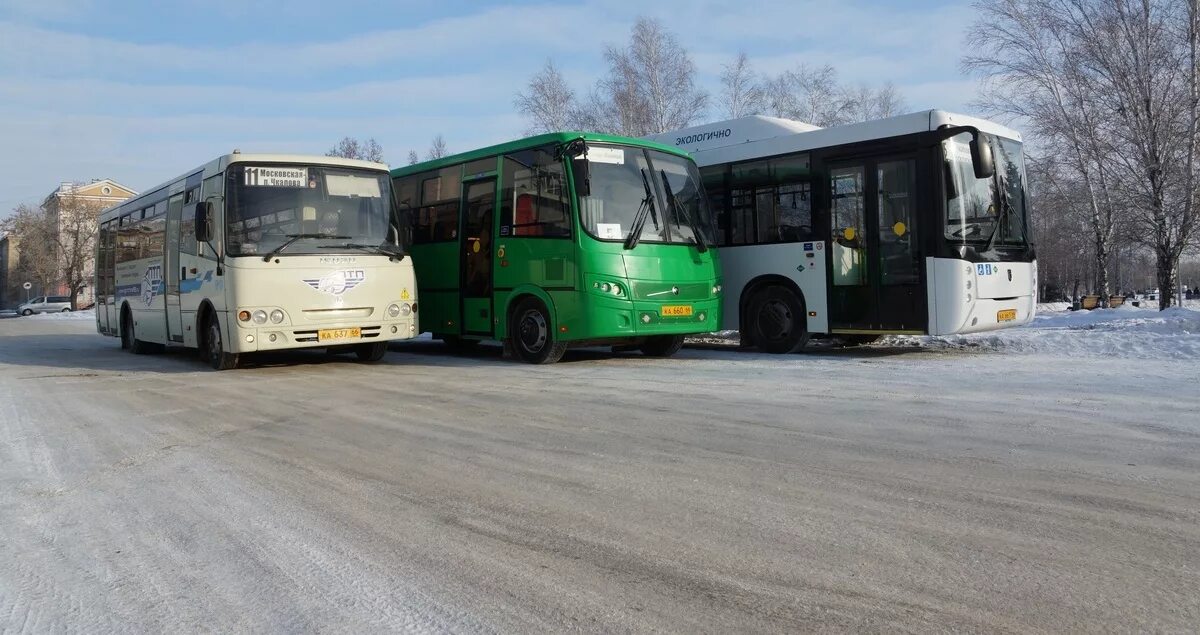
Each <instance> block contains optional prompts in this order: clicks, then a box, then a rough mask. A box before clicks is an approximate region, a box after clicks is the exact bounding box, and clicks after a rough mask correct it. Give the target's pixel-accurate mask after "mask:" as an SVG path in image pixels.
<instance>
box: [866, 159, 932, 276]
mask: <svg viewBox="0 0 1200 635" xmlns="http://www.w3.org/2000/svg"><path fill="white" fill-rule="evenodd" d="M916 167H917V166H916V161H914V160H913V159H901V160H899V161H883V162H880V163H879V165H878V166H877V167H876V176H877V181H876V182H877V183H878V186H877V187H878V190H879V191H878V205H877V207H878V214H879V223H878V225H879V226H878V231H879V263H880V267H879V270H880V278H881V280H882V281H883V284H912V283H914V282H919V281H920V278H921V273H920V271H921V270H920V261H919V260H918V254H917V244H916V235H917V234H916V231H915V230H916V213H915V210H914V209H913V207H914V205H915V204H916V201H915V198H916V194H917V174H916Z"/></svg>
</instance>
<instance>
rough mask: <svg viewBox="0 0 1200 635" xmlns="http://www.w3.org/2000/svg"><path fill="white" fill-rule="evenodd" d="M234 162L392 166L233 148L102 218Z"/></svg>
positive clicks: (118, 214)
mask: <svg viewBox="0 0 1200 635" xmlns="http://www.w3.org/2000/svg"><path fill="white" fill-rule="evenodd" d="M233 163H285V164H286V163H303V164H306V165H333V166H338V167H346V168H361V169H366V170H381V171H385V172H386V171H387V169H388V166H386V165H384V164H383V163H375V162H373V161H363V160H360V159H344V158H342V157H328V156H322V155H315V154H243V153H241V152H236V151H235V152H231V153H229V154H225V155H221V156H219V157H217V158H215V159H213V160H212V161H209V162H207V163H205V164H203V165H201V166H199V167H195V168H192V169H191V170H188V171H187V172H184V173H183V174H181V175H179V176H177V177H175V178H173V179H171V180H169V181H165V182H163V183H159V184H158V185H156V186H154V187H152V188H150V189H147V190H146V191H145V192H143V193H141V194H139V195H137V196H134V197H133V198H129V199H126V200H124V201H121V202H120V203H117V204H116V205H113V206H112V207H110V208H108V209H105V210H103V211H102V212H100V221H101V222H105V221H108V220H111V219H112V218H115V217H117V216H120V212H121V210H123V209H125V208H133V209H136V208H138V207H140V206H141V205H142V204H144V203H143V202H144V201H147V200H150V199H158V198H159V197H160V196H161V194H162V192H163V190H165V189H167V188H169V187H171V186H172V185H175V184H177V183H180V182H181V181H187V180H188V179H189V178H196V177H197V176H198V175H203V176H211V175H212V174H216V173H218V172H220V171H221V170H224V169H225V168H226V167H228V166H229V165H230V164H233Z"/></svg>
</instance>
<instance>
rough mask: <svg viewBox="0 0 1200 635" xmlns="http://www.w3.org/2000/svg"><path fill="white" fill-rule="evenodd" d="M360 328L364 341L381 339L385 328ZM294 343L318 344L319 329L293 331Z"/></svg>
mask: <svg viewBox="0 0 1200 635" xmlns="http://www.w3.org/2000/svg"><path fill="white" fill-rule="evenodd" d="M345 328H354V327H345ZM359 328H361V329H362V339H364V340H369V339H371V338H373V337H379V329H381V328H383V327H380V326H363V327H359ZM292 341H294V342H316V341H318V339H317V329H306V330H303V331H292Z"/></svg>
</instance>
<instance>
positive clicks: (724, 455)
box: [0, 319, 1200, 632]
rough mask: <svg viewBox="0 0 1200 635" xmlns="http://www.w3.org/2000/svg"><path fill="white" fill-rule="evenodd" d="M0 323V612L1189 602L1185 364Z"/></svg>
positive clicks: (747, 618)
mask: <svg viewBox="0 0 1200 635" xmlns="http://www.w3.org/2000/svg"><path fill="white" fill-rule="evenodd" d="M92 328H93V327H92V324H91V323H90V322H87V321H69V320H63V321H58V320H40V321H39V320H31V319H16V320H4V321H0V538H2V540H0V632H8V631H14V632H46V631H63V630H67V631H86V632H98V631H111V630H122V631H128V630H133V631H167V632H179V631H196V630H204V631H218V632H228V631H244V630H257V631H262V630H267V631H280V630H286V631H300V630H317V629H321V630H335V631H350V632H363V631H379V630H409V631H456V632H476V631H495V630H499V631H517V632H527V631H561V630H565V629H582V630H589V631H645V630H652V629H662V630H667V631H684V632H695V631H715V632H746V631H809V630H855V631H861V630H880V629H884V630H887V629H897V630H907V631H928V630H936V629H949V630H980V631H993V630H995V631H1013V632H1029V631H1038V630H1043V631H1062V630H1072V631H1082V632H1097V631H1129V630H1191V629H1193V628H1195V627H1196V625H1197V624H1200V410H1198V408H1200V405H1198V401H1200V399H1198V398H1197V391H1198V390H1200V389H1198V388H1197V380H1198V371H1197V368H1198V366H1197V364H1196V363H1195V361H1186V360H1185V361H1179V360H1177V361H1168V362H1162V363H1160V362H1156V361H1153V360H1136V359H1125V360H1118V361H1112V362H1108V361H1104V360H1100V359H1083V360H1081V359H1067V360H1064V359H1056V358H1054V357H1049V356H1043V355H1014V354H1003V353H997V352H987V353H972V352H962V351H934V352H930V351H921V350H904V351H900V350H859V351H845V352H834V353H823V354H815V355H796V356H789V357H786V358H779V357H771V356H765V355H757V354H745V353H742V354H739V353H736V352H725V351H707V350H694V349H691V350H685V351H684V352H683V353H681V355H680V356H679V357H678V358H676V359H673V360H665V361H663V360H651V359H644V358H641V357H639V356H637V355H633V354H628V355H622V356H610V355H600V354H593V353H584V354H574V355H570V356H569V357H568V358H567V361H566V362H564V363H561V364H558V365H555V366H550V367H537V368H535V367H529V366H524V365H519V364H515V363H510V362H506V361H503V360H501V359H498V358H497V357H496V355H495V352H494V351H492V352H491V354H483V355H481V356H478V357H455V356H446V355H442V354H440V348H439V347H438V346H437V345H436V344H433V343H425V344H417V345H411V346H408V347H406V348H403V349H400V350H397V351H394V352H392V353H390V354H389V356H388V357H387V359H386V360H385V363H383V364H380V365H374V366H369V365H360V364H358V363H355V362H353V361H350V360H349V359H348V358H346V359H337V358H335V360H336V361H329V359H327V358H326V357H324V356H322V355H317V354H300V355H289V356H284V357H280V358H275V359H273V360H268V361H269V363H267V364H264V365H260V366H257V367H252V368H247V369H242V370H237V371H232V372H226V373H215V372H210V371H207V370H206V369H204V368H203V367H201V365H200V364H199V363H197V362H196V361H194V360H193V359H192V358H191V357H190V356H187V355H183V354H167V355H158V356H147V357H135V356H133V355H129V354H127V353H123V352H121V351H119V350H118V348H117V342H116V340H114V339H110V338H102V337H100V336H98V335H95V334H94V333H93V332H92Z"/></svg>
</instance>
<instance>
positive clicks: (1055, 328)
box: [877, 306, 1200, 359]
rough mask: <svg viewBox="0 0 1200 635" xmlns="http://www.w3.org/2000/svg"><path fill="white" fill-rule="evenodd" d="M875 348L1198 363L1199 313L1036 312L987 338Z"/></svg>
mask: <svg viewBox="0 0 1200 635" xmlns="http://www.w3.org/2000/svg"><path fill="white" fill-rule="evenodd" d="M877 346H895V347H920V348H929V349H932V350H937V349H981V350H995V351H1006V352H1016V353H1051V354H1061V355H1066V356H1072V357H1090V356H1099V357H1121V358H1145V359H1200V311H1197V310H1194V309H1191V308H1179V307H1175V308H1170V309H1167V310H1166V311H1159V310H1158V309H1157V308H1146V307H1142V308H1135V307H1132V306H1121V307H1118V308H1115V309H1099V310H1095V311H1065V310H1060V311H1045V312H1039V313H1038V314H1037V316H1036V317H1034V320H1033V322H1031V323H1030V324H1028V325H1026V326H1023V327H1019V328H1014V329H1008V330H1004V331H994V332H991V333H977V334H972V335H952V336H940V337H912V336H891V337H886V338H884V339H882V340H880V341H879V343H878V344H877Z"/></svg>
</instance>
